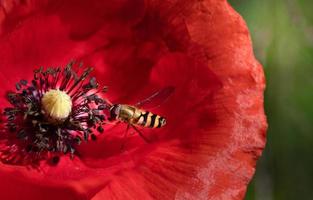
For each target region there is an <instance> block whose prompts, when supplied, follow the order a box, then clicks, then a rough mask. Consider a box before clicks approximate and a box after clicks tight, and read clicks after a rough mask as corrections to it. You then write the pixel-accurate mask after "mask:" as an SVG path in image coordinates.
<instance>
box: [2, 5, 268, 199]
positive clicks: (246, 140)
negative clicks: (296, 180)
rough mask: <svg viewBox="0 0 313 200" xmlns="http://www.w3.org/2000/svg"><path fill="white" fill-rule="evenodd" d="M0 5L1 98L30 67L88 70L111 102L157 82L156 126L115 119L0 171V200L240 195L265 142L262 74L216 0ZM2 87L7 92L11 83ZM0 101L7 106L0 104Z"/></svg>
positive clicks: (243, 33) (233, 19)
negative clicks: (74, 146) (62, 147)
mask: <svg viewBox="0 0 313 200" xmlns="http://www.w3.org/2000/svg"><path fill="white" fill-rule="evenodd" d="M23 2H24V3H16V2H15V1H6V2H5V3H2V7H1V9H2V10H1V11H0V22H1V30H0V31H1V37H0V46H1V48H0V57H1V60H0V69H1V70H0V76H1V78H2V80H3V82H4V84H3V85H4V86H5V87H3V88H2V89H1V90H0V95H2V96H3V95H4V93H5V92H6V91H7V90H8V89H13V87H14V83H15V82H17V81H19V80H20V79H21V78H25V79H30V78H31V77H32V70H33V68H34V66H51V65H54V66H56V65H64V64H66V63H67V62H68V61H69V60H71V59H78V60H83V61H84V62H85V64H87V65H92V66H95V73H94V74H95V76H96V77H97V79H98V80H99V81H100V82H101V83H102V84H105V85H108V86H109V92H108V98H109V99H110V100H112V101H113V102H114V103H129V104H134V103H135V102H137V101H139V100H141V99H143V98H145V97H147V96H149V94H151V93H153V92H155V91H157V90H158V89H161V88H163V87H166V86H174V87H175V93H174V94H173V95H172V96H171V97H170V98H169V99H168V101H166V102H165V103H164V104H162V105H161V106H160V107H158V108H157V109H154V110H153V112H156V113H158V114H160V115H162V116H165V117H166V118H167V120H168V125H167V126H166V127H165V128H162V129H158V130H156V129H151V130H150V129H149V130H148V129H143V133H144V134H145V135H146V136H147V137H149V138H152V140H153V143H151V144H146V143H145V142H144V141H143V140H142V139H141V138H140V137H139V136H138V134H136V133H135V134H132V133H134V130H130V135H129V138H128V139H127V141H126V144H125V145H126V147H125V148H126V149H125V150H126V151H125V152H122V153H121V151H120V150H121V149H120V147H121V144H122V138H123V135H124V133H125V130H126V125H125V124H119V125H118V126H112V127H109V128H107V130H106V132H105V133H104V134H103V135H102V136H101V137H99V138H98V140H97V141H95V142H91V143H88V144H83V145H82V146H81V147H80V149H79V150H80V157H76V158H75V159H74V160H73V161H71V160H70V159H69V158H67V157H62V158H61V161H60V163H59V164H58V165H57V166H50V165H48V164H47V163H45V162H42V163H41V165H40V168H39V169H38V170H34V169H27V168H25V167H16V166H9V165H4V164H1V165H0V178H1V180H4V181H1V182H0V188H1V189H0V199H20V198H24V199H43V197H45V199H56V198H57V199H60V200H62V199H93V200H100V199H175V198H176V199H242V198H243V196H244V193H245V190H246V187H247V184H248V183H249V181H250V180H251V178H252V175H253V173H254V170H255V164H256V160H257V159H258V157H259V156H260V154H261V152H262V150H263V148H264V145H265V131H266V126H267V125H266V119H265V115H264V110H263V91H264V85H265V83H264V75H263V71H262V67H261V65H260V64H259V63H258V62H257V61H256V60H255V58H254V56H253V52H252V46H251V41H250V37H249V32H248V30H247V27H246V25H245V23H244V22H243V20H242V18H241V17H240V16H239V15H238V14H237V13H236V12H235V11H234V10H233V9H232V8H231V7H230V6H229V5H228V3H227V2H226V1H224V0H220V1H218V0H205V1H195V0H185V1H184V0H183V1H182V0H168V1H163V0H162V1H161V0H116V1H114V2H112V1H100V0H93V1H85V0H84V1H83V0H75V1H74V0H73V1H72V0H69V1H61V0H53V1H52V0H51V1H48V0H45V1H39V0H37V1H36V0H34V1H23ZM11 87H12V88H11ZM0 103H1V105H5V101H4V100H3V99H1V101H0Z"/></svg>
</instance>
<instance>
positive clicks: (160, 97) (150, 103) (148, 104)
mask: <svg viewBox="0 0 313 200" xmlns="http://www.w3.org/2000/svg"><path fill="white" fill-rule="evenodd" d="M174 91H175V88H174V87H172V86H168V87H165V88H163V89H161V90H159V91H157V92H156V93H154V94H152V95H151V96H149V97H148V98H146V99H144V100H142V101H140V102H138V103H137V104H135V106H136V107H138V108H145V109H153V108H157V107H159V106H160V105H161V104H162V103H164V102H165V101H166V100H167V99H168V98H169V97H170V96H171V94H173V92H174Z"/></svg>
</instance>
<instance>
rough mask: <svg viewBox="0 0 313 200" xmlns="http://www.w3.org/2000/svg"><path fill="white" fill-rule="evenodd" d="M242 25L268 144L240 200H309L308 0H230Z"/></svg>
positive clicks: (312, 83) (312, 63) (312, 43)
mask: <svg viewBox="0 0 313 200" xmlns="http://www.w3.org/2000/svg"><path fill="white" fill-rule="evenodd" d="M230 3H231V4H232V5H233V7H234V8H235V9H236V10H237V11H238V12H239V13H240V14H241V15H242V16H243V18H244V19H245V20H246V22H247V24H248V26H249V29H250V31H251V35H252V40H253V43H254V50H255V54H256V57H257V58H258V59H259V61H260V62H261V63H262V64H263V66H264V69H265V73H266V78H267V90H266V93H265V109H266V113H267V117H268V123H269V130H268V143H267V147H266V150H265V152H264V155H263V157H262V158H261V160H260V161H259V163H258V167H257V172H256V175H255V177H254V180H253V182H252V183H251V184H250V186H249V189H248V193H247V196H246V200H294V199H302V200H306V199H312V198H313V189H312V187H313V151H312V147H313V105H312V104H313V12H312V8H313V1H312V0H230Z"/></svg>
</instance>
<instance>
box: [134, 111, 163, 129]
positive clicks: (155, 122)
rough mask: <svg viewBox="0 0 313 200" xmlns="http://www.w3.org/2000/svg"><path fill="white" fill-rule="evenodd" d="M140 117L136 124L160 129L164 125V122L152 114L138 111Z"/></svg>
mask: <svg viewBox="0 0 313 200" xmlns="http://www.w3.org/2000/svg"><path fill="white" fill-rule="evenodd" d="M140 112H141V113H140V116H139V118H138V121H137V124H138V125H140V126H144V127H149V128H161V127H163V126H164V125H165V124H166V120H165V119H164V118H163V117H161V116H160V115H156V114H153V113H151V112H149V111H143V110H140Z"/></svg>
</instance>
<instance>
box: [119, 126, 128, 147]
mask: <svg viewBox="0 0 313 200" xmlns="http://www.w3.org/2000/svg"><path fill="white" fill-rule="evenodd" d="M129 127H130V124H127V127H126V131H125V134H124V137H123V141H122V145H121V151H122V152H123V151H124V148H125V144H126V141H127V135H128V130H129Z"/></svg>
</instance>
